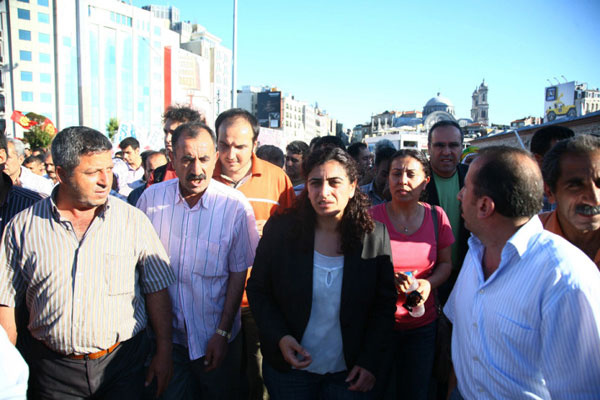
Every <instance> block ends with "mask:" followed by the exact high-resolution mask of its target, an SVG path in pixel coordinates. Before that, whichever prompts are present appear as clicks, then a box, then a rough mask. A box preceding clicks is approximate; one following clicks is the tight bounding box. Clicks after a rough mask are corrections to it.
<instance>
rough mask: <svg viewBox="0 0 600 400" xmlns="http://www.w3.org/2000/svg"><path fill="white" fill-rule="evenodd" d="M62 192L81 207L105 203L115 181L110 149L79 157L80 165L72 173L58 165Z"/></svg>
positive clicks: (91, 206) (93, 206) (92, 206)
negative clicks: (69, 173)
mask: <svg viewBox="0 0 600 400" xmlns="http://www.w3.org/2000/svg"><path fill="white" fill-rule="evenodd" d="M56 170H57V174H58V178H59V181H60V184H61V185H60V192H61V193H62V194H64V195H65V196H67V197H69V201H70V202H72V203H74V204H76V205H77V207H79V208H87V209H89V208H95V207H98V206H100V205H102V204H104V203H106V199H107V197H108V195H109V193H110V189H111V187H112V181H113V173H112V170H113V160H112V156H111V152H110V151H103V152H101V153H91V154H87V155H82V156H80V157H79V165H78V166H77V167H75V169H73V172H72V174H71V175H68V173H67V171H65V170H64V169H62V168H61V167H57V168H56Z"/></svg>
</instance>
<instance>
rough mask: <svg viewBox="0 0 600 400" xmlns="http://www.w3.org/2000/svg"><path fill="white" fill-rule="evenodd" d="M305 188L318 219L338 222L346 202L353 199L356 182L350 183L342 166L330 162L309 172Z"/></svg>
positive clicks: (335, 162)
mask: <svg viewBox="0 0 600 400" xmlns="http://www.w3.org/2000/svg"><path fill="white" fill-rule="evenodd" d="M306 188H307V190H308V198H309V200H310V203H311V204H312V206H313V208H314V210H315V212H316V213H317V216H318V217H327V218H331V217H332V218H335V219H338V220H340V219H341V218H342V216H343V215H344V210H345V209H346V205H347V204H348V201H349V200H350V199H351V198H352V197H354V192H355V190H356V181H355V182H350V179H349V178H348V174H347V173H346V169H345V168H344V166H343V165H342V164H340V163H339V162H337V161H333V160H332V161H327V162H326V163H324V164H321V165H319V166H316V167H314V168H313V169H312V170H311V171H310V173H309V174H308V178H307V187H306Z"/></svg>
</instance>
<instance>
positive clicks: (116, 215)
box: [0, 189, 175, 354]
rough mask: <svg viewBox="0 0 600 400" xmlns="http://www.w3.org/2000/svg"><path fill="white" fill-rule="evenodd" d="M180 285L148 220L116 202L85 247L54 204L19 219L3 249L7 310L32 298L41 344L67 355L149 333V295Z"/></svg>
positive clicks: (0, 267)
mask: <svg viewBox="0 0 600 400" xmlns="http://www.w3.org/2000/svg"><path fill="white" fill-rule="evenodd" d="M53 193H54V195H55V194H56V189H55V191H54V192H53ZM174 280H175V276H174V274H173V271H172V269H171V268H170V266H169V259H168V256H167V254H166V252H165V250H164V248H163V247H162V244H161V242H160V240H159V239H158V236H157V235H156V232H154V229H152V225H151V224H150V222H149V221H148V218H146V216H145V215H144V214H143V213H141V212H140V211H139V210H138V209H136V208H135V207H132V206H130V205H129V204H127V203H125V202H123V201H121V200H119V199H116V198H114V197H112V196H109V197H108V199H107V202H106V204H105V205H104V206H103V207H102V210H100V212H99V214H98V216H97V217H96V218H94V220H93V221H92V223H91V225H90V226H89V228H88V230H87V232H86V233H85V235H84V236H83V238H82V239H81V241H80V240H79V239H78V238H77V235H76V234H75V231H74V229H73V225H72V224H71V222H70V221H68V220H66V219H65V218H63V217H62V216H61V215H60V213H59V211H58V209H57V208H56V205H55V203H54V200H53V198H52V197H48V198H46V199H44V200H41V201H39V202H37V203H35V204H34V205H33V206H31V207H29V208H28V209H26V210H24V211H22V212H21V213H19V214H17V215H16V216H15V217H14V218H13V219H12V221H11V222H10V223H9V224H8V225H7V227H6V231H5V232H4V236H3V238H2V244H1V247H0V304H3V305H6V306H9V307H15V306H18V305H19V304H20V302H21V301H22V299H23V297H24V298H25V301H26V305H27V309H28V310H29V314H30V318H29V324H28V328H29V331H30V332H31V334H32V335H33V337H34V338H36V339H38V340H40V341H42V342H44V343H45V344H46V345H47V346H48V347H49V348H50V349H52V350H54V351H56V352H58V353H62V354H89V353H94V352H97V351H100V350H103V349H107V348H109V347H110V346H112V345H113V344H115V343H116V342H119V341H121V342H122V341H125V340H128V339H130V338H132V337H133V336H134V335H135V334H137V333H138V332H140V331H141V330H142V329H144V328H145V326H146V321H147V316H146V311H145V301H144V296H143V294H145V293H152V292H157V291H159V290H162V289H164V288H166V287H167V286H169V285H170V284H171V283H173V282H174Z"/></svg>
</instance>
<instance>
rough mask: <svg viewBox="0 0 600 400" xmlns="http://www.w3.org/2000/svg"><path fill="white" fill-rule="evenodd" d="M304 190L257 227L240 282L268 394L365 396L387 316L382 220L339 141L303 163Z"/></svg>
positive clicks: (389, 300) (389, 269)
mask: <svg viewBox="0 0 600 400" xmlns="http://www.w3.org/2000/svg"><path fill="white" fill-rule="evenodd" d="M303 172H304V176H305V177H306V189H305V190H304V191H303V193H302V194H301V195H300V196H299V197H298V200H297V202H296V204H295V206H294V207H293V208H292V209H291V210H289V211H288V212H286V213H285V214H283V215H278V216H273V217H272V218H271V219H269V221H268V222H267V224H266V225H265V227H264V231H263V237H262V239H261V241H260V243H259V245H258V248H257V250H256V258H255V260H254V265H253V269H252V275H251V277H250V279H249V281H248V287H247V288H246V290H247V293H248V299H249V301H250V308H251V310H252V313H253V315H254V318H255V319H256V323H257V325H258V329H259V335H260V342H261V350H262V354H263V357H264V360H263V377H264V380H265V384H266V386H267V389H268V390H269V394H270V395H271V398H272V399H274V400H277V399H290V398H293V399H311V400H312V399H315V398H321V399H327V398H336V399H337V398H348V399H354V398H360V399H364V398H370V397H371V392H370V391H371V389H372V388H373V385H374V383H375V372H376V371H378V369H379V364H380V360H381V356H382V353H383V352H384V351H385V350H386V348H385V345H386V343H387V342H388V335H389V333H390V332H391V330H392V327H393V322H394V311H395V299H396V290H395V286H394V277H393V266H392V261H391V250H390V242H389V236H388V233H387V230H386V228H385V226H384V225H382V224H380V223H378V222H374V221H373V220H372V219H371V217H370V216H369V214H368V212H367V208H368V205H369V204H368V199H367V197H366V195H364V194H363V193H361V192H360V191H359V190H358V189H357V188H356V183H357V177H358V173H357V169H356V165H355V163H354V161H353V160H352V158H351V157H350V156H349V155H348V154H347V153H346V152H345V151H343V150H341V149H339V148H325V149H321V150H316V151H314V152H312V153H310V154H309V155H308V157H307V158H306V159H305V160H304V163H303Z"/></svg>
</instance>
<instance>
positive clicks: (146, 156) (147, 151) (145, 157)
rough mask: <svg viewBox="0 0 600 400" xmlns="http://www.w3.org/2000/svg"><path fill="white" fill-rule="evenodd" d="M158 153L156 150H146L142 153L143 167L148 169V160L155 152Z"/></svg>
mask: <svg viewBox="0 0 600 400" xmlns="http://www.w3.org/2000/svg"><path fill="white" fill-rule="evenodd" d="M156 153H158V152H157V151H154V150H144V151H142V152H141V153H140V157H141V158H142V168H144V169H146V160H147V159H148V157H150V156H151V155H153V154H156Z"/></svg>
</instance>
